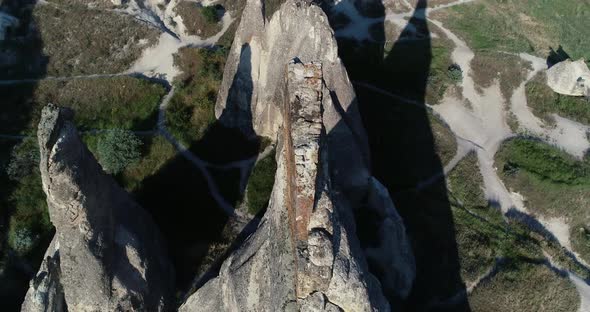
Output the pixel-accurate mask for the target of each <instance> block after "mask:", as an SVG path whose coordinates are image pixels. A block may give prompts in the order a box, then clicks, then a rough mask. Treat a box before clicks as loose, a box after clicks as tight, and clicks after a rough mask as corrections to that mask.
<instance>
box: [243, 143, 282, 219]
mask: <svg viewBox="0 0 590 312" xmlns="http://www.w3.org/2000/svg"><path fill="white" fill-rule="evenodd" d="M274 154H275V153H274V152H271V153H270V156H267V157H266V158H264V159H262V160H260V161H259V162H258V164H256V166H255V167H254V169H253V170H252V175H251V176H250V179H249V180H248V191H247V197H248V212H249V213H251V214H253V215H255V214H257V213H258V212H260V211H262V210H264V209H266V206H267V205H268V200H269V199H270V194H271V192H272V187H273V185H274V181H275V172H276V171H277V164H276V162H275V159H274V156H273V155H274Z"/></svg>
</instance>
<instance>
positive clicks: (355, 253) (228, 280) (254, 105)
mask: <svg viewBox="0 0 590 312" xmlns="http://www.w3.org/2000/svg"><path fill="white" fill-rule="evenodd" d="M262 8H263V4H262V1H261V0H248V2H247V5H246V8H245V9H244V13H243V16H242V19H241V23H240V25H239V28H238V31H237V33H236V37H235V40H234V43H233V46H232V49H231V51H230V54H229V58H228V61H227V63H226V68H225V75H224V80H223V84H222V87H221V91H220V94H219V96H218V101H217V105H216V114H217V117H218V119H219V121H220V122H221V123H223V124H224V125H225V126H228V127H231V128H236V129H240V130H241V131H242V133H243V134H245V135H246V136H255V135H264V136H267V137H270V138H273V139H274V140H276V142H277V154H276V160H277V171H276V175H275V184H274V187H273V190H272V194H271V198H270V202H269V206H268V209H267V211H266V213H265V214H264V216H263V217H262V219H261V221H260V223H259V224H258V226H257V228H256V230H255V231H254V232H253V233H252V234H251V235H250V236H249V237H248V238H247V239H246V240H245V241H244V243H243V244H241V245H240V246H238V247H237V248H236V249H235V250H234V251H233V252H232V253H230V254H229V255H228V257H227V258H226V259H225V261H224V262H223V264H222V265H221V268H220V270H219V272H218V275H217V277H214V278H212V279H210V280H208V281H207V282H206V283H205V284H204V285H203V286H202V287H200V288H199V289H197V290H196V292H195V293H193V294H191V295H190V296H189V297H188V299H187V300H186V302H184V304H182V305H181V307H180V311H389V310H391V307H390V303H389V301H388V299H390V298H404V297H406V296H407V295H408V293H409V291H410V289H411V287H412V283H413V280H414V276H415V265H414V259H413V254H412V251H411V248H410V245H409V243H408V238H407V237H406V232H405V228H404V225H403V222H402V220H401V218H400V217H399V215H398V214H397V212H396V210H395V207H394V205H393V202H392V200H391V198H390V197H389V194H388V192H387V190H386V189H385V188H384V187H383V186H382V185H381V184H380V183H379V182H378V181H377V180H376V179H375V178H373V177H372V176H371V175H370V170H369V166H370V164H369V161H368V159H369V158H368V147H367V139H366V134H365V132H364V128H363V126H362V123H361V120H360V116H359V112H358V109H357V107H356V99H355V93H354V90H353V88H352V84H351V83H350V81H349V79H348V75H347V73H346V70H345V68H344V66H343V65H342V63H341V61H340V59H339V57H338V50H337V45H336V41H335V39H334V34H333V32H332V30H331V28H330V26H329V25H328V20H327V17H326V16H325V14H324V13H323V12H322V10H321V9H320V8H319V7H318V6H317V5H315V4H312V3H311V2H310V1H304V0H287V1H286V2H285V3H284V4H283V5H281V7H280V9H279V10H278V11H276V12H275V13H274V14H273V16H272V17H265V16H264V15H263V12H264V10H263V9H262ZM71 117H72V116H71V113H70V112H69V111H67V110H63V109H59V108H57V107H55V106H52V105H50V106H48V107H46V108H45V109H44V110H43V114H42V119H41V123H40V125H39V131H38V135H39V143H40V144H39V145H40V148H41V165H40V168H41V174H42V181H43V188H44V190H45V192H46V194H47V198H48V204H49V210H50V217H51V221H52V222H53V224H54V225H55V227H56V235H55V238H54V240H53V242H52V244H51V246H50V247H49V249H48V250H47V252H46V256H45V261H44V262H43V264H42V267H41V269H40V271H39V273H38V274H37V276H36V277H35V278H34V279H33V281H31V287H30V289H29V291H28V293H27V296H26V299H25V302H24V304H23V310H24V311H48V310H49V311H63V310H64V308H65V307H66V305H67V310H70V311H96V310H108V311H123V310H125V311H137V310H140V311H162V310H166V309H170V305H169V298H170V295H171V289H172V288H171V280H170V279H171V278H172V276H173V274H172V272H171V269H170V265H169V264H168V261H167V259H166V258H165V257H166V251H165V250H164V248H163V246H162V243H161V242H160V238H159V232H158V231H157V228H156V226H155V224H153V222H152V221H151V219H150V218H149V216H147V215H146V213H145V212H144V211H143V210H142V209H141V208H140V207H139V206H138V205H137V204H136V203H135V202H133V200H132V199H131V198H130V197H129V195H128V194H126V193H125V192H124V191H123V190H122V189H120V188H119V187H118V186H116V184H115V183H114V181H113V180H112V179H111V178H110V177H109V176H107V175H105V174H104V173H103V172H102V170H101V168H100V166H99V165H98V163H97V162H96V160H95V159H94V158H93V157H92V155H91V154H90V153H89V151H88V150H87V149H86V147H85V146H84V145H83V144H82V143H81V141H80V138H79V137H78V134H77V132H76V130H75V128H74V126H73V124H72V122H71ZM358 214H362V215H364V216H370V217H369V218H367V219H369V220H371V224H364V226H363V228H364V229H367V228H368V229H370V230H371V231H373V232H372V233H370V235H364V236H369V237H371V238H372V240H371V241H370V242H368V241H360V240H359V239H358V235H357V223H356V221H355V216H356V215H358ZM371 270H373V271H375V272H378V273H379V274H378V276H376V275H374V274H372V273H371V272H372V271H371Z"/></svg>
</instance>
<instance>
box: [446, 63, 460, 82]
mask: <svg viewBox="0 0 590 312" xmlns="http://www.w3.org/2000/svg"><path fill="white" fill-rule="evenodd" d="M447 76H448V77H449V78H450V79H451V81H453V82H454V83H460V82H461V81H462V80H463V70H461V67H460V66H459V65H458V64H453V65H451V66H449V68H447Z"/></svg>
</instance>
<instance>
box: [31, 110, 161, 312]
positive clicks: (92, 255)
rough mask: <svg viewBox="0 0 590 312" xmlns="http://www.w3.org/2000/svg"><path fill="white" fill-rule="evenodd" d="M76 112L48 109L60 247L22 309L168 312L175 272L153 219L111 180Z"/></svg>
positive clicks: (51, 199) (45, 167)
mask: <svg viewBox="0 0 590 312" xmlns="http://www.w3.org/2000/svg"><path fill="white" fill-rule="evenodd" d="M72 117H73V114H72V112H71V111H69V110H66V109H62V108H58V107H57V106H54V105H51V104H50V105H48V106H47V107H45V108H44V109H43V112H42V117H41V121H40V123H39V129H38V139H39V146H40V150H41V158H40V159H41V164H40V170H41V177H42V182H43V190H44V191H45V193H46V195H47V204H48V207H49V215H50V218H51V222H52V223H53V225H54V226H55V228H56V233H55V236H54V238H53V241H52V243H51V245H50V247H49V248H48V250H47V252H46V255H45V260H44V261H43V264H42V266H41V269H40V270H39V272H38V273H37V276H36V277H35V278H34V279H33V280H32V281H31V283H30V288H29V291H28V292H27V295H26V298H25V301H24V303H23V311H66V309H64V307H65V306H66V303H67V310H69V311H101V310H105V309H106V310H108V311H133V310H149V311H163V310H166V309H167V308H168V306H169V304H170V299H171V295H172V268H171V265H170V263H169V262H168V259H167V252H166V249H165V247H164V246H163V243H162V241H161V238H160V234H159V231H158V229H157V227H156V225H155V224H154V223H153V221H152V220H151V217H150V216H149V215H148V214H147V213H146V212H145V211H143V209H142V208H141V207H139V205H138V204H137V203H135V202H134V201H133V199H131V197H130V196H129V194H127V193H126V192H125V191H124V190H123V189H121V188H120V187H119V186H118V185H117V183H116V182H115V181H114V180H113V178H112V177H110V176H109V175H107V174H105V173H104V172H103V171H102V169H101V167H100V165H99V164H98V162H97V161H96V159H95V158H94V157H93V156H92V154H91V153H90V151H88V149H87V148H86V146H85V145H84V144H83V143H82V141H81V139H80V137H79V135H78V133H77V131H76V128H75V126H74V124H73V121H72Z"/></svg>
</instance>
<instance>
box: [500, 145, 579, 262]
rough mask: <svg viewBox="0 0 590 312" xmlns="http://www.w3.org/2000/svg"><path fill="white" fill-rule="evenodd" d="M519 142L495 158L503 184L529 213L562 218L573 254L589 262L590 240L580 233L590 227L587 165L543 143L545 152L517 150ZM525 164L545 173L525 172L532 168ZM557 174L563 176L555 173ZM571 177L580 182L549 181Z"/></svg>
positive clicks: (502, 150)
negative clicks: (522, 201)
mask: <svg viewBox="0 0 590 312" xmlns="http://www.w3.org/2000/svg"><path fill="white" fill-rule="evenodd" d="M518 140H523V139H515V140H512V141H509V142H507V143H505V144H504V145H503V146H502V148H501V149H500V151H499V152H498V154H497V155H496V166H497V167H498V168H499V169H500V170H498V171H499V172H500V176H501V178H502V180H503V181H504V183H505V184H506V186H507V187H508V188H509V189H510V190H512V191H515V192H519V193H520V194H521V195H523V196H524V197H525V205H526V207H527V209H529V210H530V211H531V212H532V213H534V214H538V215H542V216H545V217H548V218H564V220H565V222H566V223H568V224H569V225H570V226H571V227H570V232H571V234H572V236H571V240H572V247H573V249H574V251H576V252H578V253H579V254H580V255H581V257H582V258H583V259H584V260H586V261H590V237H588V236H587V235H585V231H580V229H581V228H582V229H585V228H586V227H588V225H589V224H590V184H589V183H588V182H584V178H586V179H587V178H588V177H590V172H588V168H589V165H588V164H584V162H583V161H579V160H575V159H573V158H572V157H571V156H569V155H567V154H565V152H561V151H559V150H557V148H555V147H551V146H549V145H546V144H543V143H538V144H539V145H541V146H545V149H536V150H531V149H525V150H522V149H519V148H517V147H516V145H515V144H516V143H517V141H518ZM547 150H549V151H547ZM519 155H520V156H519ZM525 160H526V162H525ZM586 162H587V161H586ZM527 163H532V164H534V165H535V167H538V168H545V169H544V171H543V172H540V173H537V172H535V171H534V170H533V169H527V168H528V167H531V168H533V167H532V165H528V164H527ZM567 164H570V165H569V166H568V165H567ZM572 166H574V167H572ZM576 166H577V167H576ZM570 167H572V168H573V169H572V168H570ZM576 168H578V169H576ZM584 168H586V169H584ZM556 170H561V171H563V173H560V172H557V173H555V171H556ZM572 170H573V171H572ZM571 172H574V173H571ZM572 175H573V177H572V178H570V179H569V180H572V179H574V178H576V179H575V180H572V181H581V182H579V183H567V182H563V181H560V180H557V179H556V178H552V177H566V176H572ZM569 180H568V181H569Z"/></svg>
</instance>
